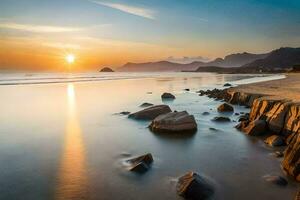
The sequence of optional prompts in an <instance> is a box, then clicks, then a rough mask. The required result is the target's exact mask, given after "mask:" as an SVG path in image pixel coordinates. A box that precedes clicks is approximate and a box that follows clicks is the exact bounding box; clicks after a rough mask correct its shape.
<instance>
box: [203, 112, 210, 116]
mask: <svg viewBox="0 0 300 200" xmlns="http://www.w3.org/2000/svg"><path fill="white" fill-rule="evenodd" d="M209 114H210V113H209V112H203V113H202V115H209Z"/></svg>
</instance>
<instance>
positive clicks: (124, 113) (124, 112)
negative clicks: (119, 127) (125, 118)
mask: <svg viewBox="0 0 300 200" xmlns="http://www.w3.org/2000/svg"><path fill="white" fill-rule="evenodd" d="M119 114H120V115H129V114H130V112H129V111H122V112H120V113H119Z"/></svg>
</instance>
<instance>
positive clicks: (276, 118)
mask: <svg viewBox="0 0 300 200" xmlns="http://www.w3.org/2000/svg"><path fill="white" fill-rule="evenodd" d="M290 105H291V102H285V101H280V102H276V103H274V105H273V106H272V108H271V109H270V111H268V112H267V113H266V114H265V116H266V121H267V123H268V128H269V130H271V131H272V132H274V133H277V134H280V133H281V131H282V129H283V128H284V125H285V117H286V114H287V112H288V111H289V109H290Z"/></svg>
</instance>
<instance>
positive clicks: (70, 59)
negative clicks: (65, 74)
mask: <svg viewBox="0 0 300 200" xmlns="http://www.w3.org/2000/svg"><path fill="white" fill-rule="evenodd" d="M66 61H67V63H69V64H72V63H74V61H75V56H74V54H68V55H67V56H66Z"/></svg>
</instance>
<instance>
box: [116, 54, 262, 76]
mask: <svg viewBox="0 0 300 200" xmlns="http://www.w3.org/2000/svg"><path fill="white" fill-rule="evenodd" d="M267 55H268V54H251V53H246V52H245V53H237V54H231V55H228V56H225V58H224V59H223V58H217V59H215V60H214V61H211V62H201V61H194V62H191V63H188V64H183V63H175V62H170V61H158V62H147V63H127V64H125V65H123V66H122V67H120V68H118V69H117V70H118V71H126V72H145V71H194V70H196V69H197V68H198V67H200V66H217V67H239V66H241V65H244V64H247V63H250V62H252V61H255V60H257V59H261V58H265V57H266V56H267Z"/></svg>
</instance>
